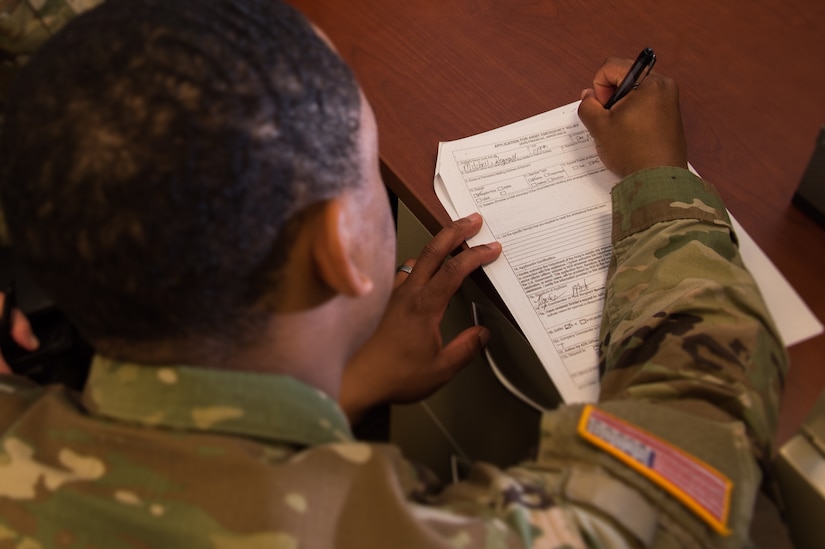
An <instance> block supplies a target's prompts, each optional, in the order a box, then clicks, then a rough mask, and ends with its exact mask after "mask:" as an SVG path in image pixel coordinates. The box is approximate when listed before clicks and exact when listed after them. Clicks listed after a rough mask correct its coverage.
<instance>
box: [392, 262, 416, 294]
mask: <svg viewBox="0 0 825 549" xmlns="http://www.w3.org/2000/svg"><path fill="white" fill-rule="evenodd" d="M415 263H416V261H415V259H407V260H406V261H404V263H402V264H401V265H406V266H407V267H410V268H414V267H415ZM409 276H410V273H406V272H404V271H399V270H396V271H395V280H393V289H395V288H398V287H399V286H401V285H402V284H403V283H404V282H405V281H406V280H407V278H408V277H409Z"/></svg>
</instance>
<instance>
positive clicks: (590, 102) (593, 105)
mask: <svg viewBox="0 0 825 549" xmlns="http://www.w3.org/2000/svg"><path fill="white" fill-rule="evenodd" d="M609 117H610V111H609V110H607V109H605V108H604V105H603V104H602V103H601V102H600V101H599V100H598V99H597V98H596V95H595V92H594V91H593V90H584V91H583V92H582V102H581V103H579V118H580V119H581V121H582V123H583V124H584V127H586V128H587V130H588V131H589V132H590V133H591V134H593V133H597V132H596V130H597V128H598V126H599V125H600V124H602V123H603V121H606V120H607V119H608V118H609Z"/></svg>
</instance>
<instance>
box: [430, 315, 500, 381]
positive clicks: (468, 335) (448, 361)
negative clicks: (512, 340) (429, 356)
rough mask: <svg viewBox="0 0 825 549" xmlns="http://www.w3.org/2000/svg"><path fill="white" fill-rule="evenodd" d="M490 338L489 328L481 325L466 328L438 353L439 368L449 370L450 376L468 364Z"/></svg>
mask: <svg viewBox="0 0 825 549" xmlns="http://www.w3.org/2000/svg"><path fill="white" fill-rule="evenodd" d="M489 340H490V330H488V329H487V328H485V327H483V326H474V327H472V328H467V329H466V330H464V331H463V332H461V333H460V334H458V335H457V336H456V337H455V339H453V340H452V341H451V342H450V343H448V344H447V345H445V346H444V348H442V349H441V352H439V353H438V359H437V360H438V362H439V368H441V369H443V370H445V371H449V372H450V377H452V376H453V375H455V374H456V373H457V372H458V371H459V370H460V369H461V368H463V367H464V366H466V365H468V364H469V363H470V361H472V360H473V359H474V358H475V357H476V356H478V354H479V353H480V352H481V349H482V347H484V346H485V345H486V344H487V342H488V341H489Z"/></svg>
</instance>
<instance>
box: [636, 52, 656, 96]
mask: <svg viewBox="0 0 825 549" xmlns="http://www.w3.org/2000/svg"><path fill="white" fill-rule="evenodd" d="M655 64H656V54H655V53H653V50H650V57H649V58H648V60H647V70H646V71H644V74H640V75H639V76H640V78H637V79H636V82H634V83H633V89H634V90H636V89H638V88H639V86H641V85H642V82H644V81H645V78H647V75H648V74H650V71H652V70H653V65H655Z"/></svg>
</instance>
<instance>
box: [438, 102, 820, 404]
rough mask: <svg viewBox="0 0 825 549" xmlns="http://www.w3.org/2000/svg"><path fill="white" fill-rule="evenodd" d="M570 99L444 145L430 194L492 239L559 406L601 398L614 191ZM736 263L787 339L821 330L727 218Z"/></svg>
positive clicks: (501, 284) (511, 302)
mask: <svg viewBox="0 0 825 549" xmlns="http://www.w3.org/2000/svg"><path fill="white" fill-rule="evenodd" d="M577 108H578V102H575V103H571V104H569V105H565V106H564V107H560V108H558V109H555V110H553V111H549V112H546V113H543V114H540V115H537V116H534V117H531V118H528V119H526V120H522V121H520V122H516V123H514V124H510V125H508V126H504V127H501V128H498V129H495V130H492V131H489V132H485V133H482V134H479V135H475V136H471V137H467V138H465V139H459V140H457V141H451V142H442V143H440V144H439V148H438V161H437V164H436V174H435V179H434V183H435V191H436V194H437V196H438V197H439V199H440V200H441V202H442V204H443V205H444V207H445V209H446V210H447V211H448V212H449V214H450V216H451V217H452V218H453V219H457V218H459V217H464V216H467V215H469V214H471V213H473V212H479V213H480V214H481V215H482V216H483V217H484V220H485V223H484V227H483V228H482V230H481V232H480V233H479V234H478V235H477V236H476V237H474V238H473V239H471V241H470V242H469V244H470V245H475V244H480V243H485V242H490V241H493V240H498V241H499V242H501V243H502V245H503V253H502V257H500V258H499V259H498V260H497V261H495V262H494V263H492V264H491V265H488V266H486V267H485V268H484V270H485V272H486V274H487V276H488V277H489V278H490V280H491V282H492V283H493V285H494V286H495V287H496V289H497V290H498V291H499V293H500V294H501V297H502V299H503V301H504V303H505V304H506V305H507V307H508V308H509V309H510V311H511V313H512V314H513V317H514V318H515V319H516V321H517V322H518V324H519V327H520V328H521V329H522V331H523V332H524V334H525V336H526V337H527V340H528V341H529V342H530V344H531V345H532V346H533V348H534V350H535V351H536V354H537V355H538V356H539V358H540V360H541V361H542V363H543V364H544V367H545V369H546V370H547V372H548V374H549V375H550V377H551V379H552V380H553V382H554V383H555V385H556V387H557V388H558V390H559V393H560V394H561V396H562V398H563V399H564V400H565V402H587V401H594V400H596V398H597V396H598V369H597V363H598V330H599V322H600V319H601V309H602V302H603V299H604V285H605V278H606V274H607V265H608V261H609V258H610V226H611V203H610V189H611V187H612V186H613V184H615V183H616V182H617V180H618V178H617V176H615V175H614V174H612V173H610V172H609V171H607V170H606V169H605V168H604V166H603V165H602V163H601V161H600V160H599V158H598V154H597V153H596V150H595V146H594V145H593V143H592V140H591V138H590V134H589V133H588V132H587V130H586V128H585V127H584V125H583V124H582V123H581V121H580V120H579V117H578V114H577V112H576V111H577ZM733 223H734V227H735V230H736V232H737V235H738V236H739V240H740V250H741V253H742V257H743V260H744V261H745V263H746V264H747V265H748V267H749V269H750V270H751V272H752V273H753V274H754V277H755V278H756V280H757V283H758V284H759V286H760V288H761V290H762V291H763V295H764V296H765V300H766V302H767V304H768V307H769V309H770V310H771V312H772V313H773V315H774V318H775V320H776V322H777V324H778V327H779V330H780V333H781V335H782V337H783V338H784V340H785V342H786V344H788V345H792V344H794V343H797V342H799V341H802V340H803V339H807V338H808V337H812V336H814V335H816V334H818V333H821V332H822V324H821V323H820V322H819V321H818V320H817V319H816V318H815V317H814V316H813V314H812V313H811V311H810V310H809V309H808V307H807V306H806V305H805V304H804V303H803V302H802V300H801V299H800V298H799V296H798V295H797V294H796V292H795V291H794V290H793V288H791V287H790V285H789V284H788V283H787V281H786V280H785V279H784V278H783V277H782V275H781V274H780V273H779V271H777V269H776V268H775V267H774V266H773V264H772V263H771V262H770V260H769V259H768V258H767V257H766V256H765V254H764V253H763V252H762V251H761V250H760V249H759V247H758V246H756V244H755V243H754V242H753V240H752V239H751V238H750V237H749V236H748V235H747V233H745V231H744V229H742V227H741V226H740V225H739V224H738V223H737V222H736V221H735V220H733Z"/></svg>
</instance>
